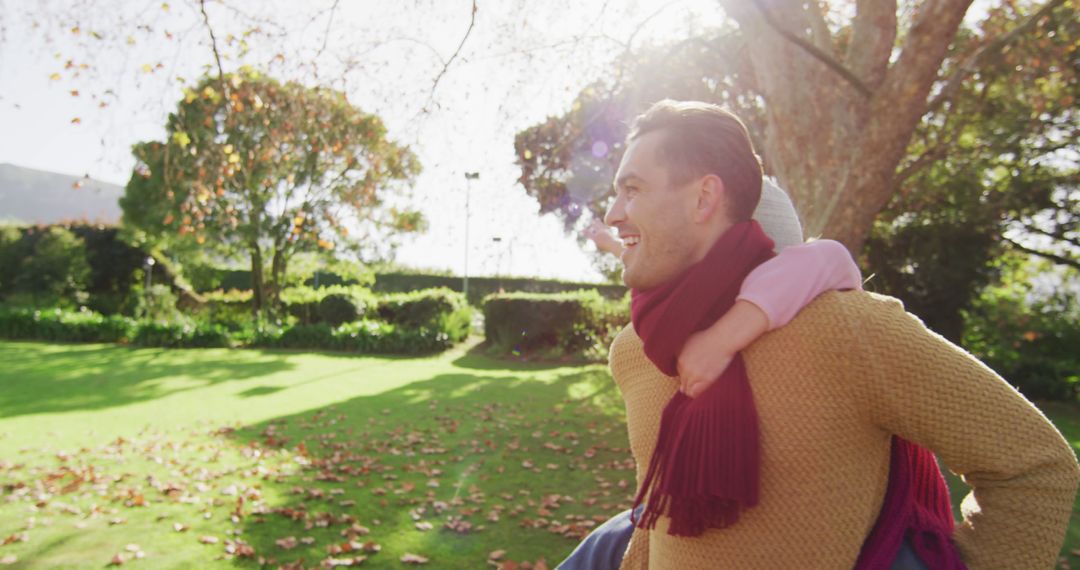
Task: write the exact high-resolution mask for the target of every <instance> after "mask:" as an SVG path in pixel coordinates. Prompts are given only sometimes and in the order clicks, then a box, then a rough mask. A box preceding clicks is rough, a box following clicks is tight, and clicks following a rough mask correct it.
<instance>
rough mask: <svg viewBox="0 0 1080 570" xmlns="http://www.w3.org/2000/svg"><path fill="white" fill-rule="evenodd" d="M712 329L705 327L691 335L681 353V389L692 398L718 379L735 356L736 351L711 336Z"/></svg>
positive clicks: (679, 366)
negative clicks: (724, 346) (723, 346)
mask: <svg viewBox="0 0 1080 570" xmlns="http://www.w3.org/2000/svg"><path fill="white" fill-rule="evenodd" d="M710 331H711V329H705V330H703V331H699V332H696V333H694V334H693V335H691V336H690V338H689V339H687V341H686V344H685V345H683V349H682V352H681V353H679V361H678V369H679V382H680V384H681V386H680V388H679V389H680V390H681V391H682V393H684V394H686V395H687V396H690V397H691V398H696V397H698V396H699V395H700V394H701V393H702V392H704V391H705V388H708V387H709V385H710V384H712V383H713V382H714V381H716V379H717V378H719V377H720V375H721V374H722V373H723V372H724V370H725V369H727V367H728V365H729V364H731V359H732V358H734V357H735V352H734V351H727V350H724V349H723V348H722V347H720V346H719V344H720V343H718V342H717V341H716V340H714V339H713V338H711V337H710V335H709V333H710Z"/></svg>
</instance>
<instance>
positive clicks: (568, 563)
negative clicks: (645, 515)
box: [555, 506, 929, 570]
mask: <svg viewBox="0 0 1080 570" xmlns="http://www.w3.org/2000/svg"><path fill="white" fill-rule="evenodd" d="M641 508H642V507H641V506H639V507H638V511H639V512H640V510H641ZM633 534H634V523H632V522H630V511H623V512H621V513H619V514H617V515H615V516H614V517H612V518H610V519H608V521H607V522H605V523H604V524H602V525H600V526H598V527H596V530H594V531H592V532H591V533H589V536H586V537H585V540H583V541H582V542H581V544H579V545H578V546H577V548H575V549H574V551H573V552H571V553H570V556H568V557H567V558H566V560H563V561H562V564H559V565H558V566H557V567H556V568H555V570H619V565H620V564H622V559H623V554H625V553H626V546H627V545H629V544H630V536H631V535H633ZM890 570H929V569H928V568H927V567H926V564H923V563H922V561H921V560H919V557H918V556H916V555H915V550H914V549H912V548H911V544H909V543H908V541H907V540H906V539H905V540H904V542H903V543H902V544H901V545H900V552H899V553H897V555H896V560H894V561H893V565H892V568H890Z"/></svg>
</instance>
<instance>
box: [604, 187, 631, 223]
mask: <svg viewBox="0 0 1080 570" xmlns="http://www.w3.org/2000/svg"><path fill="white" fill-rule="evenodd" d="M625 220H626V204H625V203H624V200H623V197H622V195H621V194H616V195H615V201H614V202H612V203H611V205H610V206H608V209H607V212H606V213H605V214H604V223H605V224H607V225H609V226H611V227H615V225H616V224H619V223H621V222H623V221H625Z"/></svg>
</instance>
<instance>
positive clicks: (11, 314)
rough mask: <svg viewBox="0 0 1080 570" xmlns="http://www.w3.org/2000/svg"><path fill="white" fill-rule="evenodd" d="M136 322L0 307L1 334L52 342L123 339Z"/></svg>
mask: <svg viewBox="0 0 1080 570" xmlns="http://www.w3.org/2000/svg"><path fill="white" fill-rule="evenodd" d="M134 330H135V321H133V320H132V319H129V318H127V317H122V316H119V315H110V316H107V317H106V316H103V315H101V314H99V313H95V312H93V311H64V310H61V309H47V310H34V309H25V308H16V309H3V308H0V337H2V338H7V339H12V340H45V341H51V342H123V341H126V340H127V339H129V338H131V337H132V336H133V332H134Z"/></svg>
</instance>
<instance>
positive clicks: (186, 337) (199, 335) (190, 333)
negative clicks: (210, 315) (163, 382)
mask: <svg viewBox="0 0 1080 570" xmlns="http://www.w3.org/2000/svg"><path fill="white" fill-rule="evenodd" d="M132 343H133V344H136V345H138V346H160V347H164V348H213V347H227V346H229V335H228V333H227V332H226V331H225V329H224V328H223V327H222V326H220V325H214V324H207V323H197V324H196V323H189V322H160V321H159V322H154V321H146V322H142V323H139V324H138V326H137V328H136V331H135V337H134V338H133V339H132Z"/></svg>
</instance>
